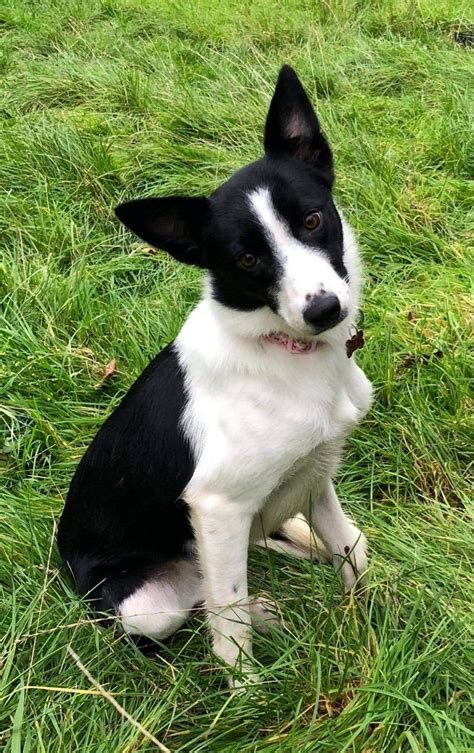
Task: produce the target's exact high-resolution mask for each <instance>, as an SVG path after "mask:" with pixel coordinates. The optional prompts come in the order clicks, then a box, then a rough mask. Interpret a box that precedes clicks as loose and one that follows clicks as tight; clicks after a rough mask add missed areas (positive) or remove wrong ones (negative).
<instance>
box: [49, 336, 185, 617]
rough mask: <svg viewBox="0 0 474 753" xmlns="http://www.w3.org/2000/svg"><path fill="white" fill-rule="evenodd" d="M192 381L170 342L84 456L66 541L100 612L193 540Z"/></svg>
mask: <svg viewBox="0 0 474 753" xmlns="http://www.w3.org/2000/svg"><path fill="white" fill-rule="evenodd" d="M185 403H186V395H185V390H184V378H183V373H182V370H181V367H180V365H179V362H178V358H177V354H176V351H175V349H174V347H173V345H168V347H166V348H165V349H164V350H163V351H162V352H161V353H160V354H159V355H158V356H157V357H156V358H155V359H154V360H153V361H152V362H151V364H150V365H149V366H148V368H147V369H145V371H144V372H143V374H142V375H141V376H140V378H139V379H138V380H137V381H136V382H135V384H134V385H133V386H132V387H131V389H130V390H129V392H128V393H127V395H126V396H125V398H124V399H123V401H122V403H121V404H120V405H119V407H118V408H117V409H116V410H115V411H114V413H113V414H112V415H111V416H110V418H109V419H108V420H107V421H106V422H105V424H104V425H103V427H102V428H101V430H100V431H99V433H98V434H97V435H96V437H95V439H94V441H93V442H92V444H91V445H90V447H89V449H88V450H87V452H86V454H85V455H84V457H83V458H82V460H81V462H80V463H79V466H78V468H77V470H76V473H75V475H74V478H73V480H72V483H71V487H70V490H69V494H68V497H67V501H66V506H65V509H64V512H63V515H62V517H61V520H60V523H59V531H58V544H59V549H60V552H61V555H62V557H63V559H64V560H65V561H66V562H67V563H68V565H69V567H70V569H71V570H72V573H73V576H74V579H75V582H76V587H77V589H78V591H79V593H81V594H83V595H86V594H88V595H89V598H90V599H91V600H94V601H95V604H96V606H97V607H98V608H100V609H110V608H113V607H114V606H115V605H116V604H118V603H119V602H120V601H122V600H123V599H124V598H126V596H128V595H129V594H131V593H132V592H133V591H134V590H135V589H136V588H138V587H139V586H140V585H142V583H143V582H144V581H145V580H146V578H147V577H148V576H149V575H151V574H152V573H154V572H156V571H157V570H159V569H160V567H161V566H162V565H163V564H164V563H165V562H167V561H168V560H170V559H173V558H175V557H179V556H182V555H183V554H184V553H185V549H186V543H187V542H189V541H190V540H191V539H192V538H193V532H192V528H191V525H190V522H189V519H188V513H187V508H186V504H185V502H183V500H182V499H181V494H182V492H183V489H184V488H185V486H186V484H187V483H188V481H189V479H190V478H191V476H192V473H193V470H194V461H193V458H192V456H191V452H190V449H189V447H188V443H187V441H186V439H185V438H184V437H183V435H182V433H181V431H180V429H179V421H180V417H181V415H182V412H183V409H184V407H185Z"/></svg>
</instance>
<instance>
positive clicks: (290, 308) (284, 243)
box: [249, 188, 357, 335]
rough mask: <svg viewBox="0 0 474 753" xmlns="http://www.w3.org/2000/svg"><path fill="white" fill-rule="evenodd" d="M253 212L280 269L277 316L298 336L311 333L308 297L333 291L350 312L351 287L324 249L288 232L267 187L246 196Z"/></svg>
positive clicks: (352, 301) (352, 306)
mask: <svg viewBox="0 0 474 753" xmlns="http://www.w3.org/2000/svg"><path fill="white" fill-rule="evenodd" d="M249 201H250V205H251V207H252V209H253V212H254V214H255V215H256V217H257V219H258V220H259V222H260V224H261V225H262V227H263V229H264V231H265V235H266V236H267V240H268V242H269V243H270V245H271V246H272V248H273V251H274V253H275V255H276V257H277V259H278V260H279V263H280V265H281V267H282V268H283V275H282V278H281V280H280V282H279V287H278V291H277V294H276V295H277V301H278V312H279V314H280V316H282V317H283V319H284V320H285V321H286V322H287V324H288V325H289V326H290V327H292V328H293V329H295V330H297V331H298V332H299V334H300V335H305V334H306V335H312V334H313V329H312V327H311V326H310V325H308V324H307V323H306V322H305V320H304V318H303V311H304V309H305V308H307V306H308V301H309V299H312V298H314V297H316V296H318V295H320V294H321V293H333V294H335V295H336V296H337V297H338V298H339V303H340V305H341V309H342V310H343V311H347V312H352V311H353V309H354V304H355V302H356V301H355V297H356V294H357V291H354V292H355V295H354V298H353V297H352V296H351V289H350V287H349V285H348V284H347V282H345V281H344V280H342V279H341V278H340V277H339V275H338V274H337V273H336V271H335V270H334V268H333V266H332V265H331V263H330V261H329V259H328V257H327V255H326V254H325V253H324V251H323V250H316V249H314V248H312V247H310V246H305V244H304V243H301V242H300V241H299V240H298V239H297V238H295V236H294V235H293V234H292V233H291V231H290V228H289V227H288V225H287V223H286V222H285V221H284V219H283V218H282V217H281V216H280V215H279V214H278V212H277V211H276V209H275V207H274V206H273V202H272V198H271V195H270V191H269V190H268V188H259V189H257V190H256V191H253V192H252V194H251V195H250V197H249ZM323 221H324V219H323Z"/></svg>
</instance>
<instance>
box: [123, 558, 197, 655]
mask: <svg viewBox="0 0 474 753" xmlns="http://www.w3.org/2000/svg"><path fill="white" fill-rule="evenodd" d="M202 599H203V596H202V580H201V575H200V573H199V570H198V565H197V562H196V560H195V559H193V558H183V559H179V560H175V561H173V562H170V563H169V564H168V565H167V566H166V568H165V569H162V570H160V571H159V572H158V573H157V574H156V575H155V576H151V577H150V578H148V579H147V580H146V582H145V583H144V584H143V585H142V586H140V587H139V588H138V589H137V590H136V591H134V593H132V594H131V595H130V596H127V598H126V599H124V600H123V601H122V603H121V604H119V606H118V609H117V613H118V615H119V617H120V619H121V623H122V627H123V630H124V631H125V632H126V633H129V634H132V635H143V636H146V637H147V638H152V639H155V640H164V639H165V638H169V637H170V636H171V635H173V633H175V632H176V630H178V628H179V627H181V625H183V624H184V623H185V622H186V620H187V619H188V618H189V617H190V616H191V614H192V611H193V608H194V607H196V605H198V604H199V603H200V602H201V601H202Z"/></svg>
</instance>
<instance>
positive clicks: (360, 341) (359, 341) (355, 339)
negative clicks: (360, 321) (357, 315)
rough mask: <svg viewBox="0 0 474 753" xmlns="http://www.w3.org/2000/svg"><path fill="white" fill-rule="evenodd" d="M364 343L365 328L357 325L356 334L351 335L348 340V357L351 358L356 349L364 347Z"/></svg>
mask: <svg viewBox="0 0 474 753" xmlns="http://www.w3.org/2000/svg"><path fill="white" fill-rule="evenodd" d="M364 345H365V341H364V330H362V329H359V328H358V327H356V330H355V332H354V334H353V335H352V337H350V338H349V340H346V353H347V357H348V358H350V357H351V356H352V354H353V353H354V352H355V351H356V350H359V349H360V348H363V347H364Z"/></svg>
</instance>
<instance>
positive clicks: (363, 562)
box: [333, 525, 368, 593]
mask: <svg viewBox="0 0 474 753" xmlns="http://www.w3.org/2000/svg"><path fill="white" fill-rule="evenodd" d="M349 539H350V540H349V541H347V543H344V544H343V547H342V551H340V552H337V553H335V554H334V555H333V564H334V567H335V568H336V570H337V572H338V573H339V574H340V576H341V578H342V581H343V583H344V590H345V591H346V593H348V592H349V591H352V589H353V588H354V586H355V585H356V583H361V582H363V575H364V573H365V571H366V570H367V567H368V559H367V539H366V538H365V536H364V534H363V533H362V531H360V530H359V529H358V528H357V527H356V526H353V525H351V535H350V537H349Z"/></svg>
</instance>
